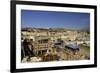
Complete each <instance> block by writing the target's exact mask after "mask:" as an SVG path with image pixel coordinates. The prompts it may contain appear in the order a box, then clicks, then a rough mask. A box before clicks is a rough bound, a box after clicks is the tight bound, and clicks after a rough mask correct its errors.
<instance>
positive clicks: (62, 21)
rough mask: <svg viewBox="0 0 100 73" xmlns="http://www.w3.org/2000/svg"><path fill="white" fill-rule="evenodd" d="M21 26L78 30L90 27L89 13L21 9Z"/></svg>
mask: <svg viewBox="0 0 100 73" xmlns="http://www.w3.org/2000/svg"><path fill="white" fill-rule="evenodd" d="M21 27H22V28H31V27H32V28H66V29H75V30H80V29H85V28H89V27H90V14H89V13H82V12H81V13H79V12H58V11H57V12H56V11H37V10H21Z"/></svg>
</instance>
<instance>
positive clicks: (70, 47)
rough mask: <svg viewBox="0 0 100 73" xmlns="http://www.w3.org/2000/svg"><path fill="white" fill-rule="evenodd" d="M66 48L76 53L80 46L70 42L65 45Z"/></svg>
mask: <svg viewBox="0 0 100 73" xmlns="http://www.w3.org/2000/svg"><path fill="white" fill-rule="evenodd" d="M65 49H68V50H70V51H72V52H73V53H74V54H75V53H76V52H77V51H79V49H80V48H79V46H78V45H77V44H68V45H65Z"/></svg>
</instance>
